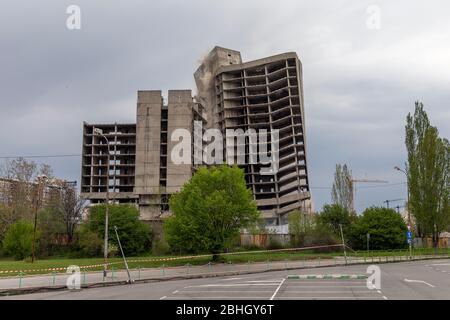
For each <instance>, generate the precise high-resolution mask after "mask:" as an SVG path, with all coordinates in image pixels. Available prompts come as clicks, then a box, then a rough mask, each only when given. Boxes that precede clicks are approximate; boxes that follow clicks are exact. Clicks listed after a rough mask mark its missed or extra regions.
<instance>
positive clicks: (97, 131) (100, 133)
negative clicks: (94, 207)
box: [94, 128, 110, 279]
mask: <svg viewBox="0 0 450 320" xmlns="http://www.w3.org/2000/svg"><path fill="white" fill-rule="evenodd" d="M94 134H96V135H98V136H100V137H102V138H103V139H105V141H106V146H107V149H108V151H107V152H108V155H107V158H106V161H107V165H106V208H105V239H104V241H105V242H104V248H103V259H104V265H103V278H104V279H105V278H106V274H107V270H108V228H109V226H108V224H109V221H108V220H109V160H110V149H109V140H108V138H107V137H106V136H105V135H104V134H103V130H102V129H99V128H94Z"/></svg>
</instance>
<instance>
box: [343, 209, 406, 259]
mask: <svg viewBox="0 0 450 320" xmlns="http://www.w3.org/2000/svg"><path fill="white" fill-rule="evenodd" d="M407 230H408V229H407V227H406V224H405V222H404V221H403V219H402V217H401V216H400V215H399V214H398V213H397V212H395V210H393V209H388V208H379V207H371V208H368V209H366V210H364V212H363V213H362V216H361V217H359V218H358V219H357V220H356V222H355V223H354V224H353V225H352V226H351V228H350V232H349V235H348V238H349V240H350V243H351V246H352V247H353V248H354V249H365V248H366V246H367V234H368V233H369V234H370V248H371V249H374V250H388V249H401V248H405V247H406V246H407V243H406V231H407Z"/></svg>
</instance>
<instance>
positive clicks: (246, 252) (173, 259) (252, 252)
mask: <svg viewBox="0 0 450 320" xmlns="http://www.w3.org/2000/svg"><path fill="white" fill-rule="evenodd" d="M332 247H342V244H336V245H323V246H313V247H302V248H287V249H274V250H256V251H240V252H222V253H217V255H220V256H230V255H242V254H257V253H269V252H271V253H272V252H289V251H302V250H312V249H321V248H332ZM212 255H213V254H211V253H210V254H201V255H191V256H181V257H167V258H151V259H132V260H127V262H128V263H130V262H133V263H139V262H164V261H176V260H191V259H198V258H207V257H211V256H212ZM122 263H123V261H115V262H108V263H107V265H117V264H122ZM104 265H105V264H104V263H101V264H93V265H85V266H80V269H92V268H98V267H103V266H104ZM65 270H67V267H57V268H45V269H28V270H0V274H5V273H18V272H42V271H65Z"/></svg>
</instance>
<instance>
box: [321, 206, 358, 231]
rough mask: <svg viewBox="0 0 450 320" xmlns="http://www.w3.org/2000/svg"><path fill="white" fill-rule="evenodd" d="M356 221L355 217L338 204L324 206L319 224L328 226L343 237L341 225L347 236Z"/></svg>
mask: <svg viewBox="0 0 450 320" xmlns="http://www.w3.org/2000/svg"><path fill="white" fill-rule="evenodd" d="M354 221H355V216H354V215H352V214H350V212H349V211H348V210H347V209H346V208H344V207H342V206H340V205H338V204H332V205H329V204H326V205H324V206H323V209H322V212H321V213H320V214H319V216H318V217H317V223H318V224H322V225H325V226H328V227H329V228H330V229H331V230H332V231H333V233H334V234H335V235H336V236H338V237H341V229H340V225H342V230H343V232H344V235H345V234H347V232H348V230H349V227H350V225H351V224H352V222H354Z"/></svg>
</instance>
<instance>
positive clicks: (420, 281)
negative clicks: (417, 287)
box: [403, 279, 434, 288]
mask: <svg viewBox="0 0 450 320" xmlns="http://www.w3.org/2000/svg"><path fill="white" fill-rule="evenodd" d="M403 281H405V282H414V283H423V284H426V285H427V286H429V287H432V288H434V286H433V285H432V284H430V283H428V282H425V281H422V280H410V279H404V280H403Z"/></svg>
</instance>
